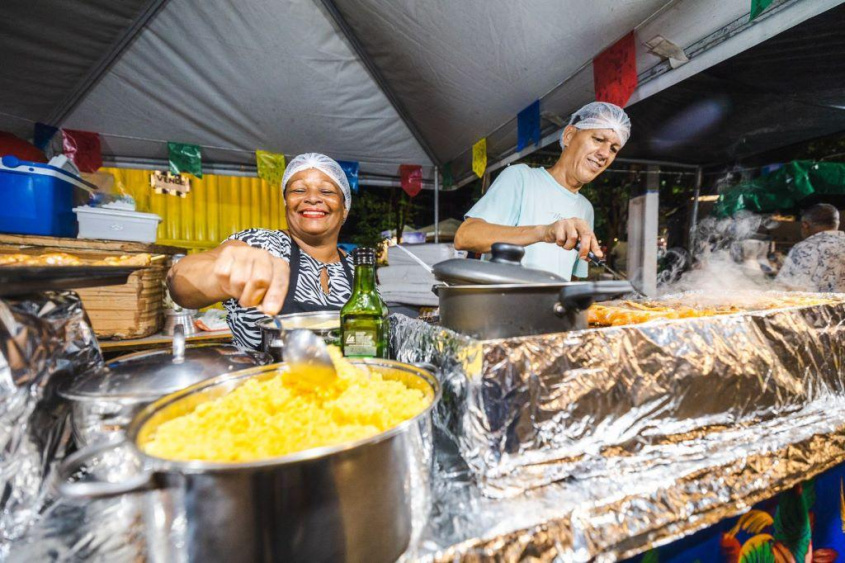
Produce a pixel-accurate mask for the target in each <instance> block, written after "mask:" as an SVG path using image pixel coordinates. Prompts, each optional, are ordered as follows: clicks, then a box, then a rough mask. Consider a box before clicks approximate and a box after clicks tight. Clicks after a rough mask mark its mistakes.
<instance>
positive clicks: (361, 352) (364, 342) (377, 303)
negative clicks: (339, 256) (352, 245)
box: [340, 248, 389, 358]
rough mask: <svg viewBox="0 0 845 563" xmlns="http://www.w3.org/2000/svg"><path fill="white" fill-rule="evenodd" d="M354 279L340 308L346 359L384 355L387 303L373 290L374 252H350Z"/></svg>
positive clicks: (341, 334) (343, 347) (366, 250)
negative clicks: (345, 300)
mask: <svg viewBox="0 0 845 563" xmlns="http://www.w3.org/2000/svg"><path fill="white" fill-rule="evenodd" d="M352 260H353V263H354V264H355V282H354V285H353V287H352V295H351V296H350V297H349V301H347V302H346V304H345V305H344V306H343V308H342V309H341V310H340V338H341V340H340V342H341V349H342V350H343V355H344V356H346V357H348V358H387V352H388V343H387V340H388V328H389V327H388V320H387V305H385V304H384V301H382V300H381V296H380V295H379V294H378V291H376V251H375V249H373V248H358V249H356V250H355V252H354V253H353V255H352Z"/></svg>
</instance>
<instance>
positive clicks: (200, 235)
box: [101, 168, 287, 250]
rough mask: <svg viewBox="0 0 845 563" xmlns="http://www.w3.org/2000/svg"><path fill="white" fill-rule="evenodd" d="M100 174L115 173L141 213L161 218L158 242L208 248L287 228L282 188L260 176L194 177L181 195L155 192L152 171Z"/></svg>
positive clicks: (115, 171) (113, 169) (102, 170)
mask: <svg viewBox="0 0 845 563" xmlns="http://www.w3.org/2000/svg"><path fill="white" fill-rule="evenodd" d="M101 172H108V173H110V174H112V175H114V178H115V185H116V186H117V185H122V186H123V189H124V190H125V191H126V192H127V193H128V194H130V195H131V196H132V197H134V198H135V202H136V203H137V206H138V211H143V212H145V213H155V214H156V215H158V216H160V217H161V218H162V221H161V223H159V226H158V233H157V234H158V239H157V241H156V242H158V243H159V244H170V245H174V246H184V247H186V248H190V249H192V250H204V249H207V248H212V247H214V246H217V245H218V244H219V243H220V242H222V241H223V240H224V239H226V238H227V237H228V236H229V235H231V234H233V233H236V232H238V231H241V230H243V229H250V228H265V229H284V228H286V227H287V223H286V221H285V213H284V200H283V199H282V197H281V190H279V188H278V186H272V185H270V184H268V183H267V182H265V181H264V180H261V179H260V178H248V177H243V176H215V175H208V174H207V175H205V176H204V177H203V178H202V179H201V180H200V179H197V178H194V177H191V191H190V193H189V194H188V195H187V197H185V198H181V197H177V196H172V195H164V194H157V193H155V192H153V190H152V188H151V187H150V174H151V171H149V170H132V169H125V168H103V169H101Z"/></svg>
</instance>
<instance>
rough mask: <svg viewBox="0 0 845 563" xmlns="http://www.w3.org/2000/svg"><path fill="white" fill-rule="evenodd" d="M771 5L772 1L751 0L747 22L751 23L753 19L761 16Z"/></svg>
mask: <svg viewBox="0 0 845 563" xmlns="http://www.w3.org/2000/svg"><path fill="white" fill-rule="evenodd" d="M771 3H772V0H751V17H749V18H748V21H753V20H754V18H756V17H757V16H759V15H760V14H762V13H763V10H765V9H766V8H768V7H769V4H771Z"/></svg>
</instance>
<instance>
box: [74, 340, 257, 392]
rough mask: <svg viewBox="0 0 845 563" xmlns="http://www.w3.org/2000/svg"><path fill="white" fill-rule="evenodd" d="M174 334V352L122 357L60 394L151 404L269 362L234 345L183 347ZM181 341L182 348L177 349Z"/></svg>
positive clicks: (146, 353) (82, 378)
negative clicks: (201, 384)
mask: <svg viewBox="0 0 845 563" xmlns="http://www.w3.org/2000/svg"><path fill="white" fill-rule="evenodd" d="M179 334H180V333H179V332H177V334H176V335H174V350H173V351H171V350H153V351H149V352H138V353H136V354H130V355H128V356H122V357H120V358H117V359H115V360H113V361H112V362H109V363H108V364H106V366H105V367H104V368H102V369H100V370H95V371H93V372H89V373H87V374H85V375H84V376H83V377H81V378H79V379H77V380H76V381H74V382H73V383H72V384H71V385H70V386H68V388H66V389H64V390H62V391H61V394H62V396H64V397H66V398H68V399H74V400H86V399H89V400H90V399H111V400H125V401H133V402H134V401H137V402H142V401H151V400H154V399H157V398H159V397H163V396H164V395H167V394H168V393H173V392H174V391H179V390H181V389H184V388H186V387H190V386H191V385H194V384H195V383H199V382H201V381H204V380H206V379H208V378H210V377H214V376H217V375H222V374H224V373H228V372H232V371H239V370H242V369H247V368H250V367H254V366H259V365H264V364H268V363H270V357H269V356H267V355H266V354H264V353H263V352H244V351H242V350H240V349H238V348H237V347H235V346H234V345H231V344H229V345H215V344H199V345H193V346H187V347H186V346H185V345H184V335H183V336H182V337H181V338H178V335H179ZM180 342H181V349H180Z"/></svg>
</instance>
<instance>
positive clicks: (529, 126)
mask: <svg viewBox="0 0 845 563" xmlns="http://www.w3.org/2000/svg"><path fill="white" fill-rule="evenodd" d="M516 126H517V134H516V150H518V151H521V150H522V149H524V148H525V147H527V146H528V144H529V143H533V144H534V145H535V146H536V145H539V144H540V100H537V101H535V102H534V103H532V104H531V105H529V106H528V107H527V108H525V109H524V110H522V111H521V112H519V113H518V114H517V116H516Z"/></svg>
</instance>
